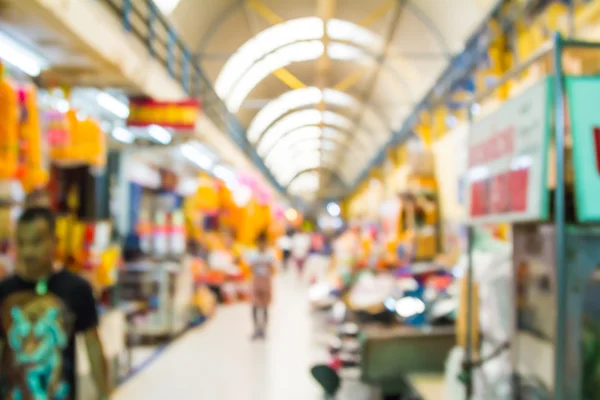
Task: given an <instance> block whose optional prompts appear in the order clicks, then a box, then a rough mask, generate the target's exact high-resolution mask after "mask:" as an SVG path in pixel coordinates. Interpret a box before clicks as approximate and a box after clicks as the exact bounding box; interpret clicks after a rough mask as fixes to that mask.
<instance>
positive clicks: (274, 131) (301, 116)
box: [257, 109, 322, 154]
mask: <svg viewBox="0 0 600 400" xmlns="http://www.w3.org/2000/svg"><path fill="white" fill-rule="evenodd" d="M321 121H322V114H321V112H320V111H319V110H316V109H313V110H301V111H297V112H294V113H292V114H289V115H287V116H285V117H284V118H282V119H280V120H279V121H278V122H277V123H275V124H274V125H273V126H271V128H269V130H267V131H266V132H265V133H264V134H263V135H262V137H261V138H260V139H259V141H258V143H257V150H258V153H259V154H261V153H263V152H264V151H265V150H266V149H269V148H271V147H273V145H275V143H277V142H278V141H279V140H280V139H281V138H282V137H283V136H284V135H285V134H286V133H288V132H291V131H293V130H295V129H298V128H300V127H302V126H307V125H319V124H320V123H321Z"/></svg>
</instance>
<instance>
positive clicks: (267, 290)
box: [248, 232, 275, 339]
mask: <svg viewBox="0 0 600 400" xmlns="http://www.w3.org/2000/svg"><path fill="white" fill-rule="evenodd" d="M248 263H249V264H250V267H251V268H252V318H253V321H254V335H253V336H252V338H253V339H264V337H265V334H266V329H267V323H268V321H269V305H270V304H271V294H272V282H271V280H272V277H273V273H274V270H275V255H274V254H273V251H272V250H271V249H270V248H269V246H268V238H267V234H266V232H263V233H261V234H260V235H259V236H258V239H257V249H256V251H255V252H253V253H252V254H251V256H250V257H249V260H248Z"/></svg>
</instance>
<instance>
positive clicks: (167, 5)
mask: <svg viewBox="0 0 600 400" xmlns="http://www.w3.org/2000/svg"><path fill="white" fill-rule="evenodd" d="M178 3H179V0H154V4H156V7H158V9H159V10H160V12H162V13H163V14H164V15H169V14H171V13H172V12H173V10H174V9H175V7H177V4H178Z"/></svg>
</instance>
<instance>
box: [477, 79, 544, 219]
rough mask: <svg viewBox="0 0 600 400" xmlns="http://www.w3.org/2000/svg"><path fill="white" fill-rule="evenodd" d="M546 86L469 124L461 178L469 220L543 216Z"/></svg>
mask: <svg viewBox="0 0 600 400" xmlns="http://www.w3.org/2000/svg"><path fill="white" fill-rule="evenodd" d="M551 88H552V87H551V84H550V80H549V79H544V80H543V81H540V82H539V83H537V84H535V85H534V86H532V87H530V88H529V89H527V90H526V91H525V92H523V93H522V94H520V95H518V96H517V97H515V98H512V99H510V100H508V101H507V102H506V103H504V104H503V105H502V107H500V108H499V109H498V110H496V111H495V112H493V113H492V114H490V115H488V116H485V117H483V118H481V119H480V120H477V121H474V122H473V123H472V125H471V129H470V132H469V139H468V170H467V174H466V191H467V196H466V200H467V205H468V208H467V210H468V216H469V222H471V223H497V222H523V221H535V220H545V219H547V218H548V207H549V204H548V200H549V198H548V193H549V192H548V188H547V184H546V182H547V179H546V170H547V168H546V166H547V155H548V142H549V134H550V132H549V131H550V129H549V128H550V115H551V113H550V110H551V108H550V102H551Z"/></svg>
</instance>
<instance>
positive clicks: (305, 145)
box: [265, 140, 337, 169]
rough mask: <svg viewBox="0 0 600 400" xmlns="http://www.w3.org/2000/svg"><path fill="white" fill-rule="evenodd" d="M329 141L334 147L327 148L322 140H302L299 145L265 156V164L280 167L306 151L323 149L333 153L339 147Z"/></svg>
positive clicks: (325, 151) (270, 166)
mask: <svg viewBox="0 0 600 400" xmlns="http://www.w3.org/2000/svg"><path fill="white" fill-rule="evenodd" d="M327 143H329V144H330V145H333V147H329V148H325V147H324V146H323V142H322V141H320V140H310V141H305V142H302V143H300V144H298V145H297V146H294V147H288V148H287V149H286V150H284V151H281V152H279V153H272V154H273V156H272V157H270V158H265V165H266V166H267V167H269V168H271V169H274V168H279V166H280V165H281V164H285V163H287V162H289V160H291V159H293V158H295V157H296V155H297V154H300V153H304V152H307V151H321V152H324V153H331V152H333V151H335V150H336V149H337V147H336V144H335V143H332V142H327Z"/></svg>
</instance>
